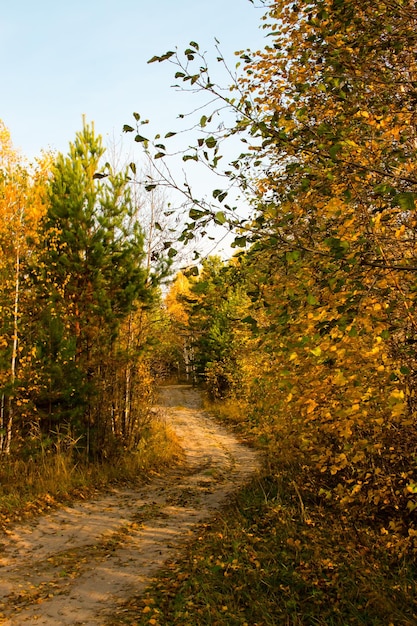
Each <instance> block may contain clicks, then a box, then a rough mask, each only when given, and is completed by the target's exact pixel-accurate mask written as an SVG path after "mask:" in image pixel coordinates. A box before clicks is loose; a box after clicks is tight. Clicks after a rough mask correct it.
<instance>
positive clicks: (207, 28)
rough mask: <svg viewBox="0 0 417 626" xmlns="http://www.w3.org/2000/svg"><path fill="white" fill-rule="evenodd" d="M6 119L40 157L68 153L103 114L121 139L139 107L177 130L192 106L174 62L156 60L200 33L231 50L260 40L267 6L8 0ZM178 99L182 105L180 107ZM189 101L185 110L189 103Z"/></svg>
mask: <svg viewBox="0 0 417 626" xmlns="http://www.w3.org/2000/svg"><path fill="white" fill-rule="evenodd" d="M1 4H2V5H3V6H2V7H1V12H0V47H1V56H0V58H1V59H2V66H1V76H2V79H1V85H2V87H1V91H2V94H1V98H0V119H2V120H3V122H4V123H5V124H6V126H7V127H8V128H9V130H10V132H11V135H12V140H13V143H14V145H15V147H16V148H20V149H21V150H22V152H23V154H25V155H26V156H27V157H29V158H30V159H32V158H33V157H34V156H36V155H38V154H39V153H40V151H41V149H53V150H58V151H65V152H66V150H67V147H68V142H69V141H71V140H72V139H73V138H74V135H75V132H76V131H77V130H80V128H81V126H82V115H83V114H85V115H86V119H87V121H91V120H94V122H95V127H96V130H97V132H99V133H100V134H102V135H103V137H119V136H120V135H121V129H122V127H123V124H125V123H130V122H131V120H132V113H133V111H138V112H139V113H140V114H141V117H142V118H149V119H150V120H151V122H152V124H155V125H157V126H159V127H163V128H167V129H168V130H170V128H168V127H169V126H170V124H171V125H172V123H171V122H172V121H173V120H175V118H176V115H177V114H178V113H182V112H185V111H186V110H187V107H190V108H192V106H193V104H192V102H190V101H189V96H188V97H187V96H184V94H178V93H176V92H175V91H174V90H173V89H172V88H171V87H170V86H171V85H172V84H173V82H174V79H173V69H172V66H169V65H168V64H166V63H160V64H158V63H157V64H151V65H149V64H148V63H147V61H148V60H149V59H150V58H151V57H152V56H154V55H155V54H156V55H160V54H162V53H164V52H166V51H167V50H173V49H175V47H178V49H179V50H183V49H184V48H185V47H187V46H188V43H189V42H190V41H196V42H198V43H199V45H200V48H201V49H207V50H213V47H214V38H217V39H218V40H219V41H220V44H221V50H222V53H223V54H224V56H225V57H226V58H228V59H230V61H231V63H232V64H234V63H235V62H236V57H235V56H234V55H233V52H234V51H236V50H241V49H244V48H252V49H253V48H257V49H258V48H259V47H261V46H262V45H263V43H262V42H263V41H264V39H263V34H262V31H261V30H260V28H259V25H260V18H261V16H262V10H260V9H256V8H255V7H254V5H253V4H252V3H251V2H250V1H249V0H155V1H154V2H152V1H151V0H146V1H145V0H69V1H63V2H59V1H57V0H37V1H36V2H35V1H34V0H14V1H13V2H7V0H2V1H1ZM177 107H178V108H177ZM183 109H184V111H183Z"/></svg>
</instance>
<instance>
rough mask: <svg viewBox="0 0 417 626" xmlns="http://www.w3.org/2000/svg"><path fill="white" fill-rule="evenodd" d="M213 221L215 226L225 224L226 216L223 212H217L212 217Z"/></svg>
mask: <svg viewBox="0 0 417 626" xmlns="http://www.w3.org/2000/svg"><path fill="white" fill-rule="evenodd" d="M214 221H215V222H216V224H224V223H225V222H226V216H225V214H224V213H223V211H218V212H217V213H216V215H215V216H214Z"/></svg>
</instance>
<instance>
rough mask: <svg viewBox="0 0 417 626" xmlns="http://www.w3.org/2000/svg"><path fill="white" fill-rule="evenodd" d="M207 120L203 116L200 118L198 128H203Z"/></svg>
mask: <svg viewBox="0 0 417 626" xmlns="http://www.w3.org/2000/svg"><path fill="white" fill-rule="evenodd" d="M207 119H208V118H207V115H203V116H202V117H201V119H200V126H201V128H204V127H205V126H206V124H207Z"/></svg>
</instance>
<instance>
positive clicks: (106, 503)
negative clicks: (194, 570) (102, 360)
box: [0, 386, 259, 626]
mask: <svg viewBox="0 0 417 626" xmlns="http://www.w3.org/2000/svg"><path fill="white" fill-rule="evenodd" d="M157 411H158V412H159V413H160V414H161V415H162V416H164V417H165V419H166V420H167V422H168V424H169V425H170V426H171V427H172V428H173V429H174V430H175V432H176V433H177V435H178V438H179V440H180V443H181V445H182V446H183V448H184V452H185V456H186V469H185V470H184V471H179V472H172V473H171V474H168V476H164V477H161V478H158V479H157V480H153V481H152V483H150V484H147V485H145V486H144V487H143V488H140V489H138V490H114V491H113V492H112V493H110V494H109V495H106V496H103V497H101V498H100V499H96V500H91V501H88V502H80V503H77V504H75V505H74V506H71V507H65V508H61V509H59V510H57V511H55V512H53V513H51V514H49V515H47V516H43V517H41V518H39V519H38V520H36V521H35V522H32V523H31V524H24V525H23V524H22V525H19V526H15V527H14V528H13V529H12V530H11V531H9V533H8V535H5V536H4V537H0V624H3V625H5V626H6V625H7V626H21V625H24V626H29V625H30V626H32V625H33V624H36V625H38V624H39V625H42V626H45V625H47V626H60V625H63V626H64V625H65V626H66V625H71V626H75V625H77V626H78V625H91V626H93V625H98V624H100V625H103V624H104V623H105V622H106V620H107V618H110V617H111V615H112V614H113V613H114V612H115V611H116V610H117V607H118V606H120V605H121V604H122V603H123V602H125V601H126V600H127V599H128V598H129V597H131V596H132V595H134V594H135V595H137V594H138V593H140V592H141V591H142V590H143V589H145V587H146V586H148V584H149V582H150V579H151V577H152V576H153V575H154V574H155V573H156V571H157V570H158V569H159V568H160V567H161V566H162V565H163V563H164V562H165V561H166V560H167V559H168V558H173V557H175V555H176V554H178V553H179V550H180V549H181V545H183V544H184V543H185V542H186V541H187V540H188V539H189V538H190V536H191V535H192V533H193V529H194V528H195V526H196V525H197V524H198V523H200V522H202V521H203V520H204V519H206V518H207V517H209V516H210V515H211V514H212V512H213V511H214V510H215V509H217V508H219V507H220V506H221V504H222V503H223V502H225V500H226V499H227V497H228V495H230V494H231V493H232V492H233V491H234V490H236V489H237V488H238V486H239V485H241V484H242V483H244V482H245V480H247V479H248V478H249V476H250V475H251V474H252V473H253V472H255V471H256V470H257V468H258V467H259V462H258V459H257V457H256V455H255V453H254V452H253V451H252V450H250V449H249V448H248V447H247V446H245V445H243V444H241V443H239V442H238V441H237V440H236V438H235V437H234V436H233V435H231V434H230V433H228V432H227V431H226V430H225V429H223V428H222V427H220V426H219V425H217V424H216V423H215V422H214V421H213V420H211V419H210V418H209V417H208V416H207V414H206V413H204V412H203V411H202V409H201V401H200V396H199V393H198V392H197V391H195V390H193V389H191V388H190V387H187V386H170V387H164V388H162V389H161V394H160V402H159V406H158V407H157Z"/></svg>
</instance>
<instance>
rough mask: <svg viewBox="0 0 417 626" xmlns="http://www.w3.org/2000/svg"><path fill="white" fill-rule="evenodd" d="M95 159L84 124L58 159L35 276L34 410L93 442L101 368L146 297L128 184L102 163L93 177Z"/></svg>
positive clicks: (97, 140) (98, 143)
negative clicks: (37, 376)
mask: <svg viewBox="0 0 417 626" xmlns="http://www.w3.org/2000/svg"><path fill="white" fill-rule="evenodd" d="M103 154H104V148H103V145H102V140H101V137H100V136H97V135H96V134H95V132H94V127H93V126H89V125H87V124H84V127H83V129H82V131H81V132H78V133H77V135H76V138H75V141H74V142H73V143H71V144H70V149H69V153H68V155H66V156H64V155H62V154H59V155H58V157H57V159H56V162H55V164H54V166H53V169H52V178H51V181H50V184H49V193H48V211H47V215H46V217H45V219H44V222H43V250H42V252H41V254H40V258H39V260H38V266H37V269H36V272H35V274H36V276H37V278H36V282H37V289H38V291H39V292H40V294H41V298H42V301H43V307H42V308H43V319H42V324H41V327H42V328H41V331H40V338H39V345H38V351H39V355H40V358H41V360H42V361H43V369H44V381H43V394H42V395H41V396H40V397H39V398H38V407H39V409H40V410H41V411H42V412H43V415H44V417H47V418H48V420H51V419H52V420H53V421H57V420H58V421H64V422H71V423H72V424H73V425H74V426H76V427H77V428H80V429H81V431H82V432H87V433H88V435H89V437H90V435H91V434H92V433H93V432H94V433H95V435H96V438H97V437H98V436H99V434H98V433H99V432H100V430H102V429H106V428H107V424H106V423H104V424H103V423H102V416H101V415H99V413H98V411H96V410H95V409H94V406H99V405H100V402H99V400H98V399H97V395H98V394H100V388H101V386H102V385H103V380H102V376H101V372H102V371H103V366H104V365H105V363H106V361H107V360H109V359H111V358H112V350H113V346H114V341H115V339H116V337H117V332H118V329H119V325H120V323H121V322H122V320H123V319H124V318H125V316H127V315H128V314H129V312H130V311H131V310H132V308H133V307H134V303H135V301H136V300H137V299H138V298H141V299H144V298H146V297H147V295H146V285H145V282H146V276H145V274H146V272H145V270H144V269H143V267H142V260H143V257H144V252H143V237H142V232H141V228H140V226H139V224H138V223H137V221H136V218H135V210H134V206H133V203H132V200H131V194H130V189H129V179H128V177H127V175H126V174H123V173H114V172H112V171H111V169H110V167H109V166H108V165H107V175H106V176H104V175H102V174H99V170H100V167H101V159H102V157H103ZM95 396H96V398H95V400H94V397H95ZM88 447H90V442H89V443H88Z"/></svg>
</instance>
